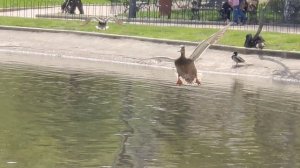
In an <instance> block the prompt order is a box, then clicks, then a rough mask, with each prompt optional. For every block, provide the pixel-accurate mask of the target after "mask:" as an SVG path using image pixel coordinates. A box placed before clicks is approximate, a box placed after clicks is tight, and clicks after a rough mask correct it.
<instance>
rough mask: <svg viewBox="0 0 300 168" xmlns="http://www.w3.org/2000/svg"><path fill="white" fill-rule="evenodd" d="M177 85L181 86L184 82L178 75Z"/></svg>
mask: <svg viewBox="0 0 300 168" xmlns="http://www.w3.org/2000/svg"><path fill="white" fill-rule="evenodd" d="M176 84H177V85H179V86H180V85H182V81H181V80H180V77H179V75H178V77H177V82H176Z"/></svg>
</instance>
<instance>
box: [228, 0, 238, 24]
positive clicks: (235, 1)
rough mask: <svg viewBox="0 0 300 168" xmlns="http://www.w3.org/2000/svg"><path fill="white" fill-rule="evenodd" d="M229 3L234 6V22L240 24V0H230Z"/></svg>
mask: <svg viewBox="0 0 300 168" xmlns="http://www.w3.org/2000/svg"><path fill="white" fill-rule="evenodd" d="M228 2H229V4H230V5H231V7H232V8H233V22H234V23H235V24H236V25H238V24H239V16H240V13H241V12H240V0H228Z"/></svg>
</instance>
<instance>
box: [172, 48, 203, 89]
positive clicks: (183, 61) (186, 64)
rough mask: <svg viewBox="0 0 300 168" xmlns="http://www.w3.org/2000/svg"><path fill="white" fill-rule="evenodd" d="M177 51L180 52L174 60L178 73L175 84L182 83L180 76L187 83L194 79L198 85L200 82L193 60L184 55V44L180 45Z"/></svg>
mask: <svg viewBox="0 0 300 168" xmlns="http://www.w3.org/2000/svg"><path fill="white" fill-rule="evenodd" d="M179 52H180V53H181V54H180V57H179V58H178V59H176V60H175V61H174V63H175V67H176V70H177V73H178V76H177V85H182V81H181V79H180V77H181V78H183V79H184V80H185V81H186V82H187V83H193V82H194V80H195V79H196V81H195V82H196V83H197V84H198V85H200V84H201V82H200V81H199V80H198V77H197V69H196V66H195V63H194V60H193V59H190V58H186V57H185V46H181V47H180V50H179Z"/></svg>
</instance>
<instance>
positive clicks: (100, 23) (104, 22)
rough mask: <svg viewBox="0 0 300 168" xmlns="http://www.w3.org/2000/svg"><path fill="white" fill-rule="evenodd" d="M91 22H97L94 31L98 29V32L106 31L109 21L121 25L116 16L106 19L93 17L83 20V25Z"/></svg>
mask: <svg viewBox="0 0 300 168" xmlns="http://www.w3.org/2000/svg"><path fill="white" fill-rule="evenodd" d="M92 20H96V21H97V22H98V24H97V26H96V29H100V30H107V29H108V28H109V26H108V22H109V21H114V22H115V23H117V24H119V25H121V24H123V22H122V21H121V20H120V19H118V18H117V16H115V17H107V18H99V17H96V16H93V17H88V18H87V19H86V20H85V23H84V24H83V25H86V24H88V23H89V22H90V21H92Z"/></svg>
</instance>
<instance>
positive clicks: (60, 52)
mask: <svg viewBox="0 0 300 168" xmlns="http://www.w3.org/2000/svg"><path fill="white" fill-rule="evenodd" d="M4 29H6V30H4ZM16 30H18V31H16ZM20 30H22V31H20ZM0 37H1V38H2V42H0V59H1V60H0V61H1V62H9V61H13V62H16V61H17V62H25V63H28V64H35V65H39V64H40V65H45V66H49V65H47V64H48V63H47V62H51V61H52V63H51V64H52V65H53V64H64V66H66V65H68V66H70V67H72V66H73V64H74V68H78V66H80V65H81V64H83V62H85V65H88V64H91V65H92V67H90V68H95V67H94V66H97V65H99V64H106V63H107V62H113V63H118V64H127V65H138V66H144V67H156V69H157V68H158V69H168V70H172V71H173V72H174V73H175V70H174V65H173V60H174V59H176V58H177V57H178V56H179V53H178V52H177V51H178V49H179V45H181V44H184V45H186V52H187V53H186V54H187V55H190V54H191V53H192V52H193V50H194V49H195V47H196V43H189V42H181V41H165V40H157V39H144V38H140V37H126V36H113V35H103V34H99V33H85V32H78V33H75V32H67V31H52V30H41V29H36V28H30V29H27V28H26V29H25V28H14V30H8V28H7V27H6V28H3V27H2V30H1V31H0ZM108 37H109V38H108ZM233 51H238V52H240V56H242V57H243V58H244V59H245V60H246V64H241V65H240V66H235V64H234V63H233V61H232V60H231V55H232V52H233ZM264 52H265V51H264V50H263V51H259V50H258V51H257V50H251V49H250V50H248V49H247V50H245V49H243V48H233V47H231V48H230V47H227V49H226V50H220V48H219V49H218V50H217V49H215V48H214V46H213V47H211V48H210V49H208V50H206V51H205V53H203V55H202V56H201V58H200V59H199V60H198V61H197V62H196V66H197V68H198V70H199V73H218V74H226V75H240V76H254V77H255V76H256V77H265V78H273V79H274V78H276V79H278V78H280V79H287V80H289V79H291V80H294V81H298V80H299V78H300V76H299V75H298V74H300V69H299V66H298V65H299V63H298V61H299V60H297V59H292V58H293V56H292V55H289V52H284V55H283V56H284V57H282V56H280V57H278V56H277V57H274V56H275V55H274V56H268V55H265V53H264ZM276 52H278V51H276ZM293 54H294V53H293ZM11 55H14V56H13V57H12V56H11ZM289 56H290V57H289ZM54 60H55V61H54ZM71 60H72V61H71ZM53 61H54V62H53ZM76 61H77V63H74V62H76ZM55 62H56V63H55ZM85 68H89V66H86V67H85ZM122 71H126V69H123V70H122ZM134 73H137V74H138V72H134ZM174 77H175V76H172V78H174Z"/></svg>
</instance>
